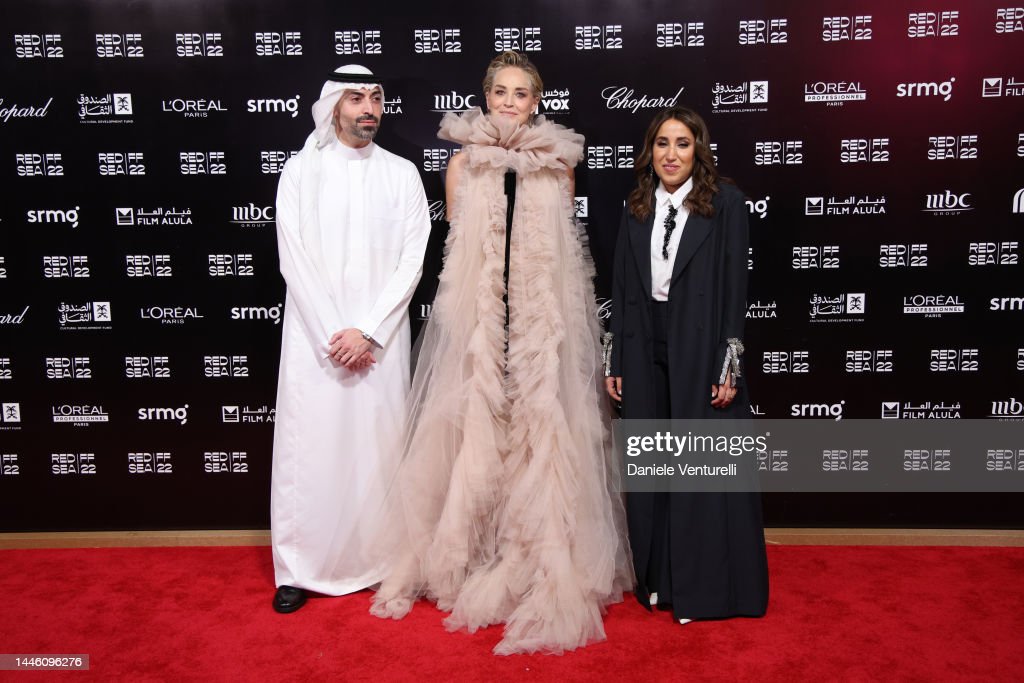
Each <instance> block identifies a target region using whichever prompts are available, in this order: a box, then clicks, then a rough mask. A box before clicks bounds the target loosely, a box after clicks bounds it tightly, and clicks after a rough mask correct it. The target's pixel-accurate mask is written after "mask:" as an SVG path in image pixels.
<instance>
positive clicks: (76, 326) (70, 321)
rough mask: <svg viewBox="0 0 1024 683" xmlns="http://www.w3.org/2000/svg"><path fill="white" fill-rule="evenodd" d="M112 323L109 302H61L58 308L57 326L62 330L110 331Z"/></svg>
mask: <svg viewBox="0 0 1024 683" xmlns="http://www.w3.org/2000/svg"><path fill="white" fill-rule="evenodd" d="M112 321H113V315H112V314H111V310H110V302H109V301H87V302H85V303H84V304H68V303H64V302H61V303H60V305H58V306H57V325H59V327H60V329H62V330H109V329H112V328H113V326H112V325H111V324H110V323H111V322H112Z"/></svg>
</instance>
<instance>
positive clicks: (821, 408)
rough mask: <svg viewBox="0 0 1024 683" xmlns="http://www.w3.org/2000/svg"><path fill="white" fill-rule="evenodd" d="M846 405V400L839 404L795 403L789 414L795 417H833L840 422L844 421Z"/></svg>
mask: <svg viewBox="0 0 1024 683" xmlns="http://www.w3.org/2000/svg"><path fill="white" fill-rule="evenodd" d="M844 405H846V401H845V400H843V401H840V402H839V403H794V404H793V405H792V406H790V409H789V414H790V415H791V416H793V417H831V418H833V419H835V421H836V422H838V421H839V420H842V419H843V406H844Z"/></svg>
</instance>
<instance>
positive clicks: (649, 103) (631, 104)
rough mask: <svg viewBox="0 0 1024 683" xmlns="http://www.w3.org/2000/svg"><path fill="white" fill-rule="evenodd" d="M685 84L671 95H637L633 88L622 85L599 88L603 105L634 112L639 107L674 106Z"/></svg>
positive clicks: (658, 107)
mask: <svg viewBox="0 0 1024 683" xmlns="http://www.w3.org/2000/svg"><path fill="white" fill-rule="evenodd" d="M685 89H686V86H683V85H681V86H679V89H678V90H676V92H675V94H673V95H647V94H640V95H637V93H636V91H635V90H634V89H633V88H630V87H628V86H624V85H621V86H620V85H609V86H608V87H607V88H604V89H603V90H601V97H602V98H604V104H605V107H607V108H608V109H613V110H614V109H627V110H629V111H630V112H631V113H633V114H635V113H637V112H638V111H639V110H641V109H665V108H667V107H674V106H676V103H677V102H678V101H679V96H680V95H682V94H683V90H685Z"/></svg>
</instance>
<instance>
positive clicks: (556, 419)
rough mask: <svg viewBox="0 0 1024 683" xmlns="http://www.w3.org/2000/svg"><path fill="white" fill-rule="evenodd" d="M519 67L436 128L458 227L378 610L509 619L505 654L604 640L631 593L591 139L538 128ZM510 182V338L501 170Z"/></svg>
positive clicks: (431, 336) (428, 346)
mask: <svg viewBox="0 0 1024 683" xmlns="http://www.w3.org/2000/svg"><path fill="white" fill-rule="evenodd" d="M542 88H543V86H542V84H541V80H540V76H539V74H537V71H536V68H535V67H534V66H533V65H532V64H531V63H530V62H529V60H527V58H526V57H525V56H522V55H519V54H517V53H514V52H506V53H503V54H502V55H499V56H498V57H496V58H495V59H494V60H493V61H492V62H491V64H490V66H489V67H488V70H487V75H486V77H485V79H484V94H485V95H486V98H487V106H488V109H489V113H488V114H486V115H485V114H483V113H481V111H480V110H479V109H474V110H471V111H468V112H466V113H464V114H462V115H461V116H457V115H454V114H447V115H445V117H444V119H443V120H442V121H441V129H440V132H439V133H438V136H439V137H441V138H443V139H445V140H450V141H452V142H455V143H458V144H461V145H462V151H461V152H460V153H459V154H457V155H456V156H455V157H454V158H453V159H452V162H451V164H450V165H449V168H448V177H447V195H448V209H449V219H450V222H451V230H450V232H449V235H448V239H447V243H446V249H445V253H446V256H445V264H444V269H443V270H442V272H441V275H440V284H439V287H438V291H437V297H436V299H435V301H434V306H433V310H432V313H431V318H430V321H429V322H428V323H427V325H426V327H425V329H424V332H423V337H422V339H421V348H420V351H419V357H418V361H417V368H416V373H415V376H414V379H413V387H412V394H411V397H410V398H411V411H410V412H411V416H410V423H409V425H408V429H407V435H406V443H405V447H404V454H403V455H404V460H403V464H402V466H401V469H400V471H399V474H398V478H397V480H396V482H395V485H394V487H393V489H392V491H391V493H390V501H391V510H390V514H391V515H392V517H391V523H390V525H389V528H390V532H389V533H390V537H389V538H387V539H384V540H383V542H382V543H383V546H384V547H385V548H387V549H388V552H389V553H390V555H391V567H392V570H391V572H390V574H389V575H388V577H387V578H386V579H385V580H384V582H383V583H382V584H381V587H380V589H379V590H378V592H377V594H376V595H375V597H374V600H373V607H372V608H371V611H372V612H373V613H374V614H376V615H377V616H380V617H392V618H395V619H400V618H401V617H403V616H405V615H406V614H407V613H408V612H409V610H410V609H411V607H412V603H413V601H414V600H415V599H416V598H417V597H420V596H425V597H427V598H429V599H430V600H433V601H434V602H436V603H437V606H438V608H439V609H442V610H444V611H450V612H451V614H450V615H449V616H448V618H447V619H446V620H445V625H446V626H447V627H448V628H449V630H457V629H461V628H465V629H467V630H469V631H470V632H473V631H475V630H476V629H478V628H481V627H484V626H488V625H491V624H498V623H504V624H505V633H504V638H503V639H502V641H501V642H500V643H499V644H498V645H497V647H495V650H494V651H495V652H496V653H498V654H511V653H516V652H537V651H541V652H555V653H558V652H563V651H565V650H572V649H575V648H577V647H581V646H583V645H586V644H588V643H592V642H595V641H600V640H603V639H604V637H605V634H604V625H603V614H604V607H605V606H606V605H607V604H609V603H612V602H618V601H620V600H621V599H622V591H623V590H629V589H630V588H631V587H632V574H631V569H630V564H629V560H628V548H627V544H626V541H625V533H624V514H623V510H622V505H621V501H620V498H619V496H618V494H617V493H616V492H615V489H616V486H615V483H614V480H615V477H616V473H617V469H616V466H615V464H614V462H613V457H612V452H611V438H610V433H609V422H608V413H607V412H606V404H605V398H604V397H603V396H602V389H601V380H602V378H601V377H600V376H599V375H600V373H599V372H598V368H599V366H600V361H601V348H600V340H599V336H600V329H599V325H598V321H597V316H596V314H595V301H594V292H593V285H592V282H591V278H592V275H593V268H592V266H591V264H590V262H589V260H588V256H587V253H586V248H585V244H584V241H585V234H584V233H583V232H582V231H581V230H579V229H578V227H577V225H576V223H575V221H574V219H573V213H574V212H573V180H572V169H573V167H574V166H575V165H576V163H577V162H579V160H580V159H581V158H582V155H583V137H582V136H581V135H578V134H576V133H574V132H573V131H572V130H569V129H566V128H564V127H562V126H559V125H556V124H554V123H551V122H549V121H547V120H545V119H544V118H543V117H535V116H534V115H533V111H534V110H535V109H536V106H537V103H538V102H539V97H540V94H541V92H542ZM509 168H511V169H513V170H515V171H516V195H515V202H514V215H513V220H512V230H511V241H510V248H509V269H508V273H509V275H508V288H507V293H508V320H509V324H508V327H507V331H506V324H505V322H506V308H505V303H504V301H503V297H504V295H505V293H506V287H505V284H504V281H503V279H504V272H505V250H506V246H505V233H506V230H505V225H506V223H505V221H506V206H507V202H506V196H505V193H504V176H505V171H506V169H509Z"/></svg>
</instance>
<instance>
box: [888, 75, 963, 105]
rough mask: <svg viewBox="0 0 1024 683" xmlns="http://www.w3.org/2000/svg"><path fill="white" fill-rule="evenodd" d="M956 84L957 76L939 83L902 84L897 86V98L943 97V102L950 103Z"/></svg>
mask: <svg viewBox="0 0 1024 683" xmlns="http://www.w3.org/2000/svg"><path fill="white" fill-rule="evenodd" d="M954 82H956V77H955V76H950V78H949V80H948V81H942V82H939V83H935V82H930V83H928V82H926V83H900V84H899V85H897V86H896V97H942V101H943V102H949V98H951V97H952V96H953V83H954Z"/></svg>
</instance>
